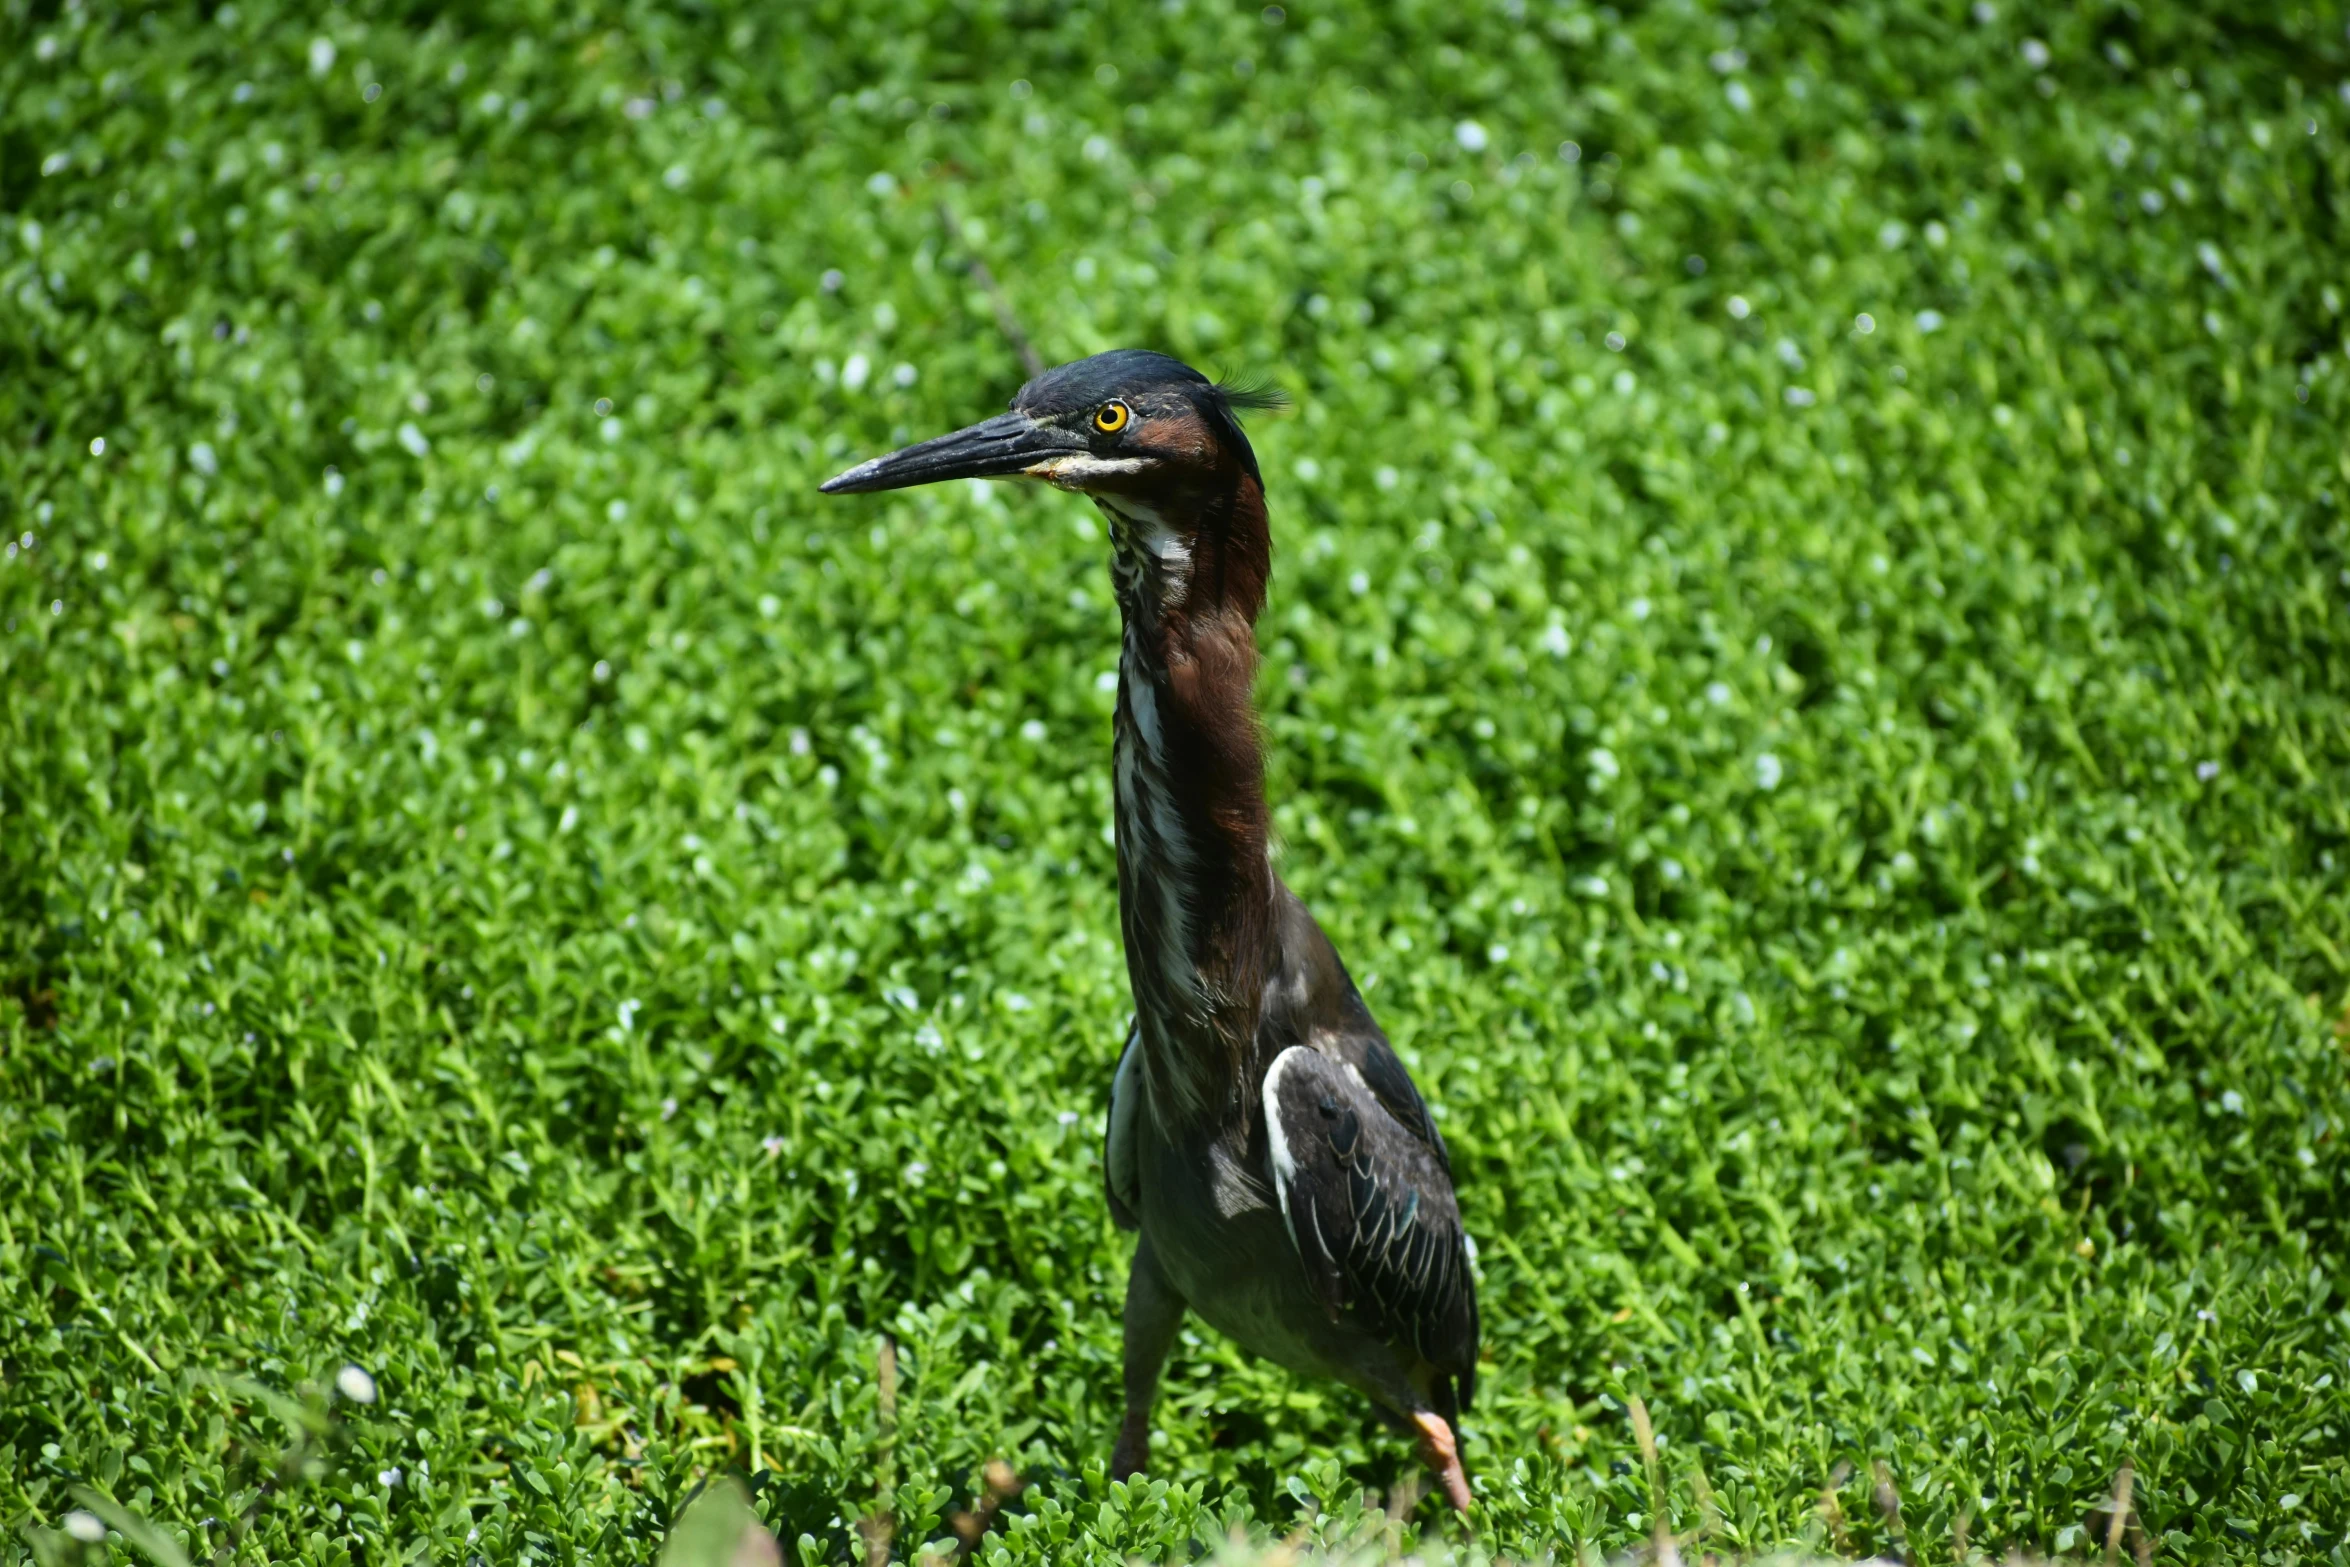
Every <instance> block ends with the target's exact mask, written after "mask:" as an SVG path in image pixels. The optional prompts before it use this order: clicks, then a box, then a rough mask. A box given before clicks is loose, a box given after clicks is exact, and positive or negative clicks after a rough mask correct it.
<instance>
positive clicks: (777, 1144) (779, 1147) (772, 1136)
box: [759, 1132, 783, 1159]
mask: <svg viewBox="0 0 2350 1567" xmlns="http://www.w3.org/2000/svg"><path fill="white" fill-rule="evenodd" d="M759 1148H760V1151H761V1152H763V1153H765V1154H766V1155H767V1157H768V1158H770V1159H772V1158H774V1157H775V1156H776V1155H777V1154H779V1153H782V1152H783V1134H782V1133H780V1132H769V1133H768V1134H767V1135H766V1136H765V1137H762V1138H760V1139H759Z"/></svg>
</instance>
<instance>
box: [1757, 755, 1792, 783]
mask: <svg viewBox="0 0 2350 1567" xmlns="http://www.w3.org/2000/svg"><path fill="white" fill-rule="evenodd" d="M1784 776H1786V769H1784V768H1783V767H1781V766H1780V765H1779V759H1778V758H1777V757H1776V756H1774V755H1772V754H1771V753H1770V752H1768V751H1765V752H1763V754H1762V755H1760V756H1758V757H1756V758H1755V759H1754V781H1755V782H1756V783H1757V784H1758V785H1760V786H1761V787H1762V788H1764V789H1776V788H1778V787H1779V780H1780V779H1781V778H1782V777H1784Z"/></svg>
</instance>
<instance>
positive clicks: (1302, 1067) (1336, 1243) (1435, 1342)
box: [1264, 1045, 1478, 1405]
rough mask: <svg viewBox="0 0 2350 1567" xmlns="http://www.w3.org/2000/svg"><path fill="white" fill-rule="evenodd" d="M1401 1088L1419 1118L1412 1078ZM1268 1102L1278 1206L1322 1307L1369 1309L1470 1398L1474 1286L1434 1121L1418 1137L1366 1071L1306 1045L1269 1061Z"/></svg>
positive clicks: (1462, 1398)
mask: <svg viewBox="0 0 2350 1567" xmlns="http://www.w3.org/2000/svg"><path fill="white" fill-rule="evenodd" d="M1389 1059H1390V1060H1393V1057H1392V1055H1390V1056H1389ZM1395 1071H1396V1073H1397V1074H1399V1075H1400V1074H1401V1073H1402V1064H1401V1063H1400V1062H1397V1063H1396V1064H1395ZM1403 1085H1404V1088H1405V1090H1406V1091H1408V1092H1409V1093H1410V1099H1409V1105H1410V1106H1411V1107H1413V1108H1416V1109H1418V1110H1419V1113H1420V1119H1421V1120H1422V1121H1423V1122H1425V1120H1426V1110H1425V1108H1424V1107H1422V1106H1421V1103H1420V1098H1419V1094H1418V1092H1417V1091H1416V1090H1413V1089H1411V1086H1410V1079H1409V1078H1408V1077H1404V1078H1403ZM1264 1109H1265V1122H1266V1128H1267V1131H1268V1132H1269V1133H1270V1134H1271V1144H1272V1147H1273V1148H1274V1149H1275V1150H1276V1153H1275V1155H1274V1157H1273V1158H1272V1159H1271V1160H1270V1161H1269V1162H1270V1163H1271V1165H1272V1167H1273V1168H1272V1176H1273V1183H1274V1186H1275V1188H1276V1190H1277V1192H1278V1193H1279V1196H1280V1199H1281V1210H1282V1214H1283V1216H1284V1218H1285V1219H1286V1220H1287V1221H1288V1224H1289V1235H1290V1240H1291V1241H1292V1243H1293V1244H1295V1245H1296V1246H1297V1248H1298V1252H1299V1254H1300V1256H1301V1257H1302V1258H1303V1259H1304V1261H1305V1263H1306V1269H1307V1272H1308V1274H1309V1276H1311V1277H1312V1278H1313V1279H1314V1281H1315V1285H1316V1288H1317V1290H1318V1292H1319V1293H1320V1294H1321V1297H1322V1303H1323V1305H1324V1307H1325V1308H1326V1309H1327V1310H1328V1311H1329V1312H1330V1313H1331V1315H1332V1316H1333V1317H1334V1318H1335V1317H1336V1316H1337V1315H1338V1314H1339V1313H1341V1312H1343V1311H1348V1310H1354V1311H1360V1312H1364V1313H1367V1314H1368V1315H1369V1316H1370V1317H1371V1319H1372V1320H1373V1321H1374V1322H1375V1323H1376V1324H1377V1325H1378V1327H1379V1329H1380V1330H1381V1331H1382V1332H1383V1333H1385V1334H1386V1335H1387V1336H1388V1337H1389V1338H1390V1339H1391V1340H1392V1341H1394V1342H1396V1343H1397V1344H1398V1345H1404V1344H1408V1345H1410V1346H1411V1347H1412V1348H1413V1349H1414V1350H1415V1351H1417V1352H1418V1354H1419V1355H1420V1357H1421V1358H1423V1359H1424V1360H1426V1361H1428V1362H1429V1363H1430V1364H1432V1365H1434V1366H1435V1367H1437V1368H1438V1369H1439V1370H1440V1371H1443V1372H1447V1373H1450V1374H1451V1375H1452V1376H1454V1377H1456V1378H1457V1379H1458V1380H1459V1386H1460V1402H1461V1403H1462V1404H1464V1405H1465V1404H1466V1403H1467V1402H1468V1398H1469V1392H1470V1389H1471V1387H1472V1386H1473V1385H1474V1380H1475V1376H1476V1364H1477V1336H1478V1334H1477V1298H1476V1286H1475V1284H1474V1283H1473V1282H1472V1280H1471V1278H1470V1276H1469V1271H1468V1269H1467V1267H1466V1266H1465V1265H1464V1264H1465V1261H1466V1247H1467V1241H1466V1238H1465V1236H1464V1234H1463V1232H1462V1229H1461V1220H1460V1207H1459V1203H1458V1201H1457V1200H1456V1198H1455V1197H1454V1194H1453V1186H1452V1174H1451V1169H1450V1161H1449V1160H1448V1159H1447V1158H1446V1157H1445V1154H1444V1151H1443V1144H1442V1143H1441V1142H1440V1141H1437V1140H1435V1139H1434V1137H1433V1128H1429V1135H1427V1136H1423V1135H1421V1134H1420V1133H1419V1132H1418V1131H1417V1130H1415V1129H1414V1128H1413V1127H1412V1126H1410V1125H1409V1124H1407V1123H1406V1122H1405V1121H1404V1120H1403V1119H1402V1118H1400V1117H1399V1116H1397V1115H1396V1114H1395V1113H1394V1112H1393V1110H1392V1109H1391V1108H1390V1103H1389V1096H1388V1094H1386V1093H1381V1092H1379V1091H1377V1089H1376V1088H1375V1087H1374V1086H1373V1085H1372V1084H1371V1083H1370V1082H1369V1081H1368V1074H1366V1073H1364V1072H1362V1071H1360V1070H1359V1069H1355V1068H1352V1067H1350V1066H1349V1065H1347V1064H1343V1063H1341V1062H1339V1061H1335V1060H1332V1059H1331V1058H1330V1057H1328V1056H1326V1055H1324V1054H1322V1053H1321V1052H1320V1051H1318V1050H1315V1049H1314V1048H1313V1047H1311V1046H1307V1045H1296V1046H1292V1047H1291V1048H1289V1049H1287V1050H1285V1051H1283V1052H1282V1053H1281V1054H1280V1055H1279V1056H1278V1057H1276V1058H1275V1059H1274V1061H1273V1064H1272V1066H1271V1067H1270V1068H1269V1069H1268V1070H1267V1071H1266V1073H1265V1086H1264Z"/></svg>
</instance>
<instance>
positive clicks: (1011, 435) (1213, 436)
mask: <svg viewBox="0 0 2350 1567" xmlns="http://www.w3.org/2000/svg"><path fill="white" fill-rule="evenodd" d="M1277 402H1278V399H1277V398H1275V397H1273V396H1272V395H1271V394H1268V393H1265V392H1261V391H1257V390H1254V389H1250V388H1241V387H1232V386H1224V385H1219V384H1217V383H1216V382H1214V381H1211V380H1209V379H1208V378H1207V377H1206V376H1204V375H1202V374H1200V373H1199V372H1198V371H1197V370H1194V369H1192V368H1191V366H1189V365H1187V364H1185V363H1183V362H1182V361H1181V360H1179V359H1170V358H1168V357H1167V356H1166V355H1165V354H1154V353H1151V352H1149V351H1148V350H1146V349H1139V348H1121V349H1116V350H1113V351H1112V352H1110V353H1106V354H1096V355H1094V356H1093V357H1092V358H1091V359H1080V360H1077V361H1076V362H1074V363H1072V364H1065V365H1059V366H1056V367H1055V368H1053V369H1051V370H1047V371H1046V372H1045V373H1044V374H1042V375H1040V376H1038V377H1036V378H1035V379H1034V380H1032V381H1030V382H1029V383H1028V384H1027V385H1026V386H1023V387H1022V388H1020V391H1019V394H1018V395H1017V396H1015V397H1014V398H1013V399H1012V409H1011V412H1009V413H1002V414H998V415H996V416H995V417H994V418H993V419H984V420H981V421H980V422H979V423H978V424H975V425H972V426H970V427H969V428H968V429H963V430H957V431H956V432H954V434H952V435H941V436H937V437H935V438H933V439H931V440H927V441H923V442H921V443H919V444H917V445H914V446H909V447H907V448H906V449H905V450H903V451H897V452H892V453H890V454H889V455H888V456H886V457H876V458H874V459H872V460H871V461H870V462H862V463H859V464H858V465H857V466H856V467H854V468H851V469H850V470H849V471H848V472H846V473H843V474H840V475H838V476H836V477H834V478H831V479H828V480H826V481H825V482H824V484H823V486H822V488H823V490H824V492H825V493H826V494H827V495H859V494H863V493H865V492H867V491H870V490H899V489H904V488H906V487H907V486H909V485H916V484H936V483H937V482H939V481H940V480H942V479H1042V480H1043V481H1044V482H1045V483H1047V484H1051V485H1054V486H1057V487H1058V488H1060V489H1064V490H1076V491H1078V492H1080V493H1083V494H1086V495H1090V496H1093V497H1094V498H1095V499H1096V500H1098V501H1100V502H1101V503H1102V504H1103V505H1105V506H1107V507H1109V508H1111V509H1112V510H1114V511H1117V512H1120V513H1123V514H1127V515H1144V516H1176V515H1181V514H1182V513H1184V512H1186V511H1187V510H1191V509H1193V508H1192V507H1190V506H1187V505H1186V504H1185V503H1186V502H1187V501H1189V502H1193V503H1195V504H1196V503H1197V502H1198V501H1199V500H1200V499H1201V498H1203V497H1205V496H1208V495H1212V494H1214V493H1216V492H1218V491H1227V490H1230V489H1232V488H1234V487H1235V486H1236V485H1237V484H1238V482H1239V481H1240V480H1241V479H1242V478H1243V477H1245V478H1246V479H1247V480H1249V481H1250V482H1251V483H1254V482H1255V481H1256V478H1257V459H1256V454H1255V453H1254V452H1253V451H1251V450H1250V449H1249V444H1248V437H1247V436H1246V435H1244V434H1242V433H1241V429H1240V420H1239V419H1238V418H1237V417H1236V411H1237V410H1239V409H1242V408H1263V407H1271V406H1274V405H1275V404H1276V403H1277Z"/></svg>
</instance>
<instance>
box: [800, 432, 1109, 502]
mask: <svg viewBox="0 0 2350 1567" xmlns="http://www.w3.org/2000/svg"><path fill="white" fill-rule="evenodd" d="M1085 449H1086V446H1085V441H1084V439H1083V438H1082V437H1080V436H1079V435H1077V434H1076V433H1075V432H1073V431H1069V430H1062V429H1058V428H1055V427H1054V426H1052V425H1049V424H1038V423H1037V422H1036V421H1035V420H1033V419H1031V418H1029V417H1028V416H1027V415H1026V414H1017V413H1013V414H997V415H996V416H995V417H994V418H993V419H984V420H982V421H980V422H979V423H978V424H975V425H972V426H971V427H970V428H969V429H966V430H957V431H956V432H955V433H954V434H952V435H941V436H938V437H935V438H934V439H931V440H927V441H923V442H921V443H920V444H918V445H914V446H909V447H907V448H906V449H905V450H904V451H900V452H891V453H890V454H889V455H888V456H887V457H876V458H874V459H873V460H872V461H871V462H861V463H859V464H857V466H856V467H854V468H851V469H850V470H849V471H848V472H846V473H843V474H836V475H835V476H833V477H832V478H829V479H827V480H825V481H824V482H823V483H822V484H821V485H819V486H817V488H819V489H821V490H822V491H823V492H824V493H825V494H827V495H863V494H867V493H869V492H871V491H874V490H902V489H905V488H907V487H908V486H910V485H916V484H936V483H938V482H939V481H940V480H942V479H1009V478H1013V477H1015V476H1016V475H1019V474H1022V473H1025V472H1026V471H1027V470H1028V469H1030V468H1031V467H1034V466H1035V465H1036V464H1038V463H1040V462H1044V461H1046V460H1047V459H1049V458H1053V457H1065V456H1067V455H1068V454H1070V453H1071V452H1081V451H1084V450H1085Z"/></svg>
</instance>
